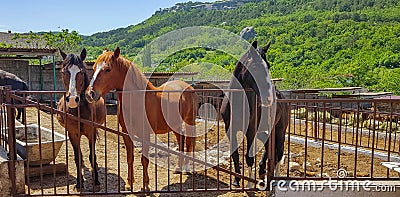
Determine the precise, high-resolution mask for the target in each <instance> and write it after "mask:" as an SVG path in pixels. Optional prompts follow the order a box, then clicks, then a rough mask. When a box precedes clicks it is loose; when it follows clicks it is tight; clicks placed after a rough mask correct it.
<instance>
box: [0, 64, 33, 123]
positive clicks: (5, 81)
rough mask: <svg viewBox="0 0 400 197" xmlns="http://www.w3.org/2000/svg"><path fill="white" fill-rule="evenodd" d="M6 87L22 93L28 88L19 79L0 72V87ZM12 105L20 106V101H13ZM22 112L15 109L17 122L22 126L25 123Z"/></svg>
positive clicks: (10, 74)
mask: <svg viewBox="0 0 400 197" xmlns="http://www.w3.org/2000/svg"><path fill="white" fill-rule="evenodd" d="M6 85H9V86H11V90H24V91H26V90H28V86H27V85H26V83H25V82H24V81H22V80H21V79H20V78H19V77H17V76H16V75H14V74H12V73H9V72H6V71H4V70H0V86H6ZM13 103H15V104H22V102H21V101H14V102H13ZM24 110H25V108H17V111H18V113H17V120H19V121H21V123H22V124H24V123H25V122H24V121H25V113H24ZM21 116H22V120H21Z"/></svg>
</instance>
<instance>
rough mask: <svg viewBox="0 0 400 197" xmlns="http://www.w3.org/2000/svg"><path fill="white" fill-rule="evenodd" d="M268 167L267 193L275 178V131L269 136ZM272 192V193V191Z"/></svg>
mask: <svg viewBox="0 0 400 197" xmlns="http://www.w3.org/2000/svg"><path fill="white" fill-rule="evenodd" d="M267 142H268V167H267V191H269V189H270V188H271V183H272V179H274V178H275V174H274V172H275V129H272V130H271V133H270V135H269V136H268V141H267ZM270 192H271V191H270Z"/></svg>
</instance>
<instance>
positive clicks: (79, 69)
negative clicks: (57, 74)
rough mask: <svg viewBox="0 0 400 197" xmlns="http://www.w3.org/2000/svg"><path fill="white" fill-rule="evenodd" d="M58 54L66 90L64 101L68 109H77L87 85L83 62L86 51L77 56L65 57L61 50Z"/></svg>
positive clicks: (87, 80) (69, 55)
mask: <svg viewBox="0 0 400 197" xmlns="http://www.w3.org/2000/svg"><path fill="white" fill-rule="evenodd" d="M60 54H61V56H62V58H63V62H62V69H61V73H62V79H63V82H64V87H65V89H66V90H67V95H66V97H65V101H66V103H67V106H68V107H69V108H77V107H78V106H79V102H80V101H81V99H82V98H83V97H82V95H83V94H84V91H85V89H86V88H87V86H88V83H89V79H88V77H87V73H86V64H85V63H84V62H83V61H84V60H85V58H86V49H83V50H82V52H81V54H80V55H79V56H78V55H76V54H68V55H67V54H65V53H64V52H62V51H61V50H60ZM81 97H82V98H81Z"/></svg>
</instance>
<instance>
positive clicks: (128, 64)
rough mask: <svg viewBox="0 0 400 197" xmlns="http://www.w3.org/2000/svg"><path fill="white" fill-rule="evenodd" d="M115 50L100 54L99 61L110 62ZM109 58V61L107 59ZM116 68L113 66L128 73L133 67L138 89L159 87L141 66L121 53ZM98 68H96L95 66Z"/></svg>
mask: <svg viewBox="0 0 400 197" xmlns="http://www.w3.org/2000/svg"><path fill="white" fill-rule="evenodd" d="M113 54H114V53H113V52H105V53H103V54H102V55H100V56H99V58H98V60H97V62H102V61H106V62H109V61H111V59H112V56H113ZM107 60H108V61H107ZM115 65H116V66H117V67H116V68H111V69H119V72H120V73H127V74H128V71H129V69H131V70H132V71H133V72H132V75H133V78H132V80H133V84H135V86H136V88H137V89H138V90H154V89H157V88H156V87H155V86H154V85H153V84H152V83H151V82H150V81H149V80H148V79H147V78H146V77H145V76H144V74H143V73H142V72H141V71H140V70H139V68H138V67H137V66H136V64H135V63H133V62H132V61H130V60H128V59H126V58H125V57H123V56H121V55H119V56H118V58H117V59H116V64H115ZM94 69H96V68H94Z"/></svg>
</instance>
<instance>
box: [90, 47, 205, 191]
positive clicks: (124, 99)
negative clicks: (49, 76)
mask: <svg viewBox="0 0 400 197" xmlns="http://www.w3.org/2000/svg"><path fill="white" fill-rule="evenodd" d="M93 69H94V71H95V73H94V75H93V78H92V80H91V81H90V87H89V88H88V89H87V94H86V96H87V99H88V101H89V102H93V101H96V100H98V98H99V97H100V96H103V95H104V94H105V93H107V92H108V91H110V90H112V89H115V90H117V91H122V90H123V92H119V93H118V101H119V108H118V110H119V113H118V114H119V117H118V120H119V124H120V125H121V127H122V131H123V132H125V133H128V134H129V135H130V136H132V135H136V136H137V137H139V139H141V140H142V158H141V162H142V165H143V186H144V188H143V189H144V190H149V175H148V172H147V169H148V164H149V159H148V151H149V144H148V143H146V142H149V141H150V133H151V132H154V133H155V134H165V133H168V132H169V131H172V132H173V133H174V134H175V136H176V139H177V142H178V145H179V151H182V152H183V151H184V143H186V151H187V152H192V151H193V150H194V146H195V144H194V143H195V137H194V135H193V134H194V132H195V124H196V123H195V119H196V115H197V105H198V104H197V103H198V98H197V94H196V93H195V92H193V91H185V90H194V89H193V87H191V86H190V85H189V84H187V83H185V82H183V81H169V82H166V83H164V84H162V85H161V86H160V87H155V86H154V85H153V84H152V83H151V82H150V81H148V80H147V79H146V78H145V76H144V75H143V73H142V72H140V70H139V69H138V68H137V67H136V65H135V64H133V63H132V62H131V61H129V60H127V59H125V58H124V57H122V56H121V55H120V49H119V47H117V48H116V49H115V51H114V52H112V51H111V52H110V51H107V50H105V51H104V53H103V54H102V55H100V56H99V57H98V58H97V60H96V62H95V64H94V66H93ZM127 95H128V96H127ZM165 113H167V114H165ZM182 123H185V127H186V129H185V130H186V133H181V127H182ZM132 137H133V136H132ZM124 142H125V145H126V152H127V161H128V184H127V185H126V189H132V184H133V182H134V176H133V172H134V171H133V159H134V158H133V148H134V147H133V143H132V141H131V138H129V137H128V136H127V135H125V136H124ZM182 160H183V159H182V158H181V157H179V162H178V166H177V167H178V168H180V167H182V166H183V163H182V162H183V161H182ZM185 167H187V166H186V165H185Z"/></svg>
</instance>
